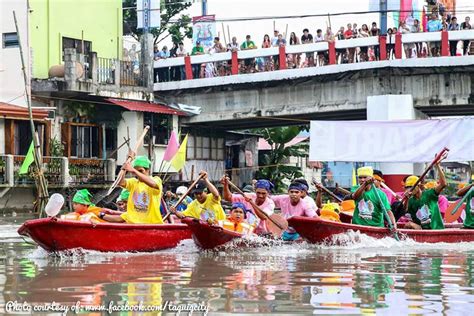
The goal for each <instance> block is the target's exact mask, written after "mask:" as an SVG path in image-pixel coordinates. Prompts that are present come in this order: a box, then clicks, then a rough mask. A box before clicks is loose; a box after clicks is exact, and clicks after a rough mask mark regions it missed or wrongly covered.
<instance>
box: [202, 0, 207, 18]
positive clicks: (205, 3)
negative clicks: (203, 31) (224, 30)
mask: <svg viewBox="0 0 474 316" xmlns="http://www.w3.org/2000/svg"><path fill="white" fill-rule="evenodd" d="M202 15H203V16H204V15H207V0H202Z"/></svg>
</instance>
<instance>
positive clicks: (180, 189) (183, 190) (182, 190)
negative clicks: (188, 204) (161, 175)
mask: <svg viewBox="0 0 474 316" xmlns="http://www.w3.org/2000/svg"><path fill="white" fill-rule="evenodd" d="M186 191H188V188H187V187H185V186H183V185H182V186H180V187H178V188H177V189H176V194H179V195H181V194H186Z"/></svg>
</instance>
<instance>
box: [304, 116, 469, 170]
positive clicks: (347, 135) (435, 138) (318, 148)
mask: <svg viewBox="0 0 474 316" xmlns="http://www.w3.org/2000/svg"><path fill="white" fill-rule="evenodd" d="M310 135H311V136H310V147H309V160H310V161H347V162H351V161H352V162H357V161H360V162H362V161H365V162H430V161H432V160H433V158H434V156H435V154H436V153H438V152H439V151H440V150H441V149H443V147H447V148H449V150H450V151H449V155H448V158H447V159H446V161H474V117H465V118H462V119H445V120H404V121H311V130H310Z"/></svg>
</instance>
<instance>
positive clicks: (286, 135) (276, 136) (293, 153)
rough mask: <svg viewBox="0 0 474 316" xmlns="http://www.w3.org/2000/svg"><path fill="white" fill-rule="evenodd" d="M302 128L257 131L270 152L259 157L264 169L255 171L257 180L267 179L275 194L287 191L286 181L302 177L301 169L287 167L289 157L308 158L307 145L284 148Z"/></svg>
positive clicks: (275, 128) (276, 128)
mask: <svg viewBox="0 0 474 316" xmlns="http://www.w3.org/2000/svg"><path fill="white" fill-rule="evenodd" d="M302 129H303V128H301V127H299V126H287V127H274V128H265V129H263V130H259V131H258V133H259V134H260V135H261V136H262V137H263V138H264V139H265V140H266V141H267V142H268V144H270V146H271V150H270V151H269V152H268V153H265V154H263V157H261V160H260V162H261V165H263V166H264V167H263V168H261V169H260V170H259V171H257V178H259V179H268V180H270V181H272V182H273V184H274V185H275V190H276V191H277V192H283V191H286V189H287V183H285V182H288V181H291V180H292V179H295V178H300V177H303V173H302V172H301V169H300V168H299V167H296V166H291V165H287V164H288V162H289V159H290V157H306V156H308V144H306V143H299V144H295V145H293V146H287V147H285V144H286V143H288V142H290V141H291V140H292V139H293V138H295V137H296V136H298V134H299V133H300V132H301V130H302Z"/></svg>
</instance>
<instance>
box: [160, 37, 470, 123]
mask: <svg viewBox="0 0 474 316" xmlns="http://www.w3.org/2000/svg"><path fill="white" fill-rule="evenodd" d="M461 32H464V31H461ZM443 33H446V32H443ZM436 34H439V36H440V38H439V39H438V40H442V39H443V38H445V39H446V40H445V42H447V37H446V36H447V35H443V34H441V33H435V34H431V33H429V34H427V33H420V34H407V35H410V37H407V40H406V42H412V41H420V42H422V41H430V40H431V41H433V40H434V39H431V37H433V36H434V35H436ZM463 34H464V35H463V36H462V37H461V38H463V39H465V38H467V37H469V38H474V32H471V31H469V33H463ZM466 34H467V35H466ZM404 36H405V35H404ZM414 36H415V37H414ZM420 36H424V37H423V38H422V37H420ZM450 36H451V34H450ZM418 37H420V38H418ZM425 37H427V38H425ZM458 37H459V36H458ZM458 37H450V38H449V40H452V39H455V38H458ZM398 38H399V39H398V40H399V43H400V44H399V45H398V46H401V43H405V42H404V41H403V40H401V39H403V37H402V36H401V35H399V37H398ZM357 40H358V39H357ZM362 40H365V41H366V42H361V41H359V42H357V43H352V44H351V45H353V46H357V47H360V46H364V45H367V46H368V45H376V44H377V43H372V42H371V41H374V40H377V41H378V42H380V40H378V39H377V38H376V37H375V38H368V39H362ZM349 41H351V40H348V42H349ZM367 41H368V42H367ZM340 42H345V41H340ZM340 42H336V46H335V48H340V47H339V46H338V44H339V43H340ZM364 43H366V44H364ZM443 43H444V42H443V41H441V44H442V51H443V48H444V53H443V54H444V55H446V50H447V47H446V45H447V44H446V43H445V44H443ZM322 44H325V45H326V47H325V49H326V50H327V49H331V47H330V46H331V45H328V43H315V44H308V45H299V46H301V47H303V46H311V45H320V46H321V45H322ZM343 44H344V46H341V47H350V45H349V46H348V44H347V43H343ZM381 44H383V41H382V42H381V43H380V45H381ZM339 45H342V44H339ZM381 46H382V45H381ZM396 46H397V45H396ZM318 47H319V46H318ZM288 48H289V49H290V48H291V49H292V50H295V52H297V53H299V52H300V51H298V50H296V49H295V48H294V47H293V46H291V47H288ZM395 48H396V47H395ZM272 49H273V50H275V49H277V48H272ZM305 49H306V48H305ZM308 49H309V48H308ZM311 49H313V50H314V49H315V47H313V48H311ZM320 49H321V50H323V48H320ZM306 50H307V49H306ZM254 51H255V52H252V54H253V55H250V57H254V56H261V55H262V53H261V52H258V51H263V49H262V50H254ZM239 53H241V52H239ZM243 53H245V54H249V52H248V51H244V52H243ZM274 53H279V54H280V55H281V48H280V51H278V52H277V51H275V52H273V54H274ZM287 53H288V52H284V54H283V56H285V54H287ZM223 54H227V55H229V56H230V53H223ZM215 55H218V54H215ZM395 55H396V56H395V57H397V55H398V57H400V58H396V59H393V60H383V61H373V62H363V63H353V64H332V65H331V64H330V65H327V66H323V67H311V68H299V69H284V70H278V71H272V72H261V73H254V74H237V75H232V76H226V77H214V78H204V79H193V80H184V81H177V82H164V83H158V84H155V98H157V99H160V98H164V99H166V101H167V102H176V103H183V104H188V105H193V106H199V107H201V109H202V112H201V114H200V115H197V116H194V117H192V118H188V119H186V120H185V121H183V123H184V124H187V125H192V126H196V127H198V126H203V127H206V126H209V127H212V128H222V129H239V128H251V127H257V126H258V127H266V126H276V125H289V124H301V123H304V122H305V121H309V120H312V119H318V120H325V119H327V120H355V119H366V107H367V97H369V96H376V95H399V94H411V95H412V96H413V105H414V107H415V108H416V109H418V110H420V111H421V112H423V113H425V114H426V115H428V116H450V115H474V56H455V57H446V56H445V57H434V58H419V59H401V58H402V55H401V54H400V53H396V54H395ZM229 56H227V57H226V58H229ZM265 56H268V55H265ZM196 57H199V58H200V59H199V61H198V62H200V63H202V62H204V61H207V59H209V61H215V60H216V59H217V60H221V59H219V58H217V57H216V56H213V55H211V56H208V57H207V56H196ZM206 57H207V59H206ZM245 57H249V56H245ZM188 58H189V57H188ZM193 58H194V56H193ZM222 58H223V57H222ZM239 58H240V57H239ZM201 59H202V60H201ZM235 59H236V58H235ZM171 60H173V59H171ZM165 62H167V63H168V64H169V63H170V61H165ZM233 64H234V63H233ZM162 65H166V64H164V63H161V64H160V63H158V64H156V63H155V67H157V66H160V67H161V66H162ZM189 66H190V65H189Z"/></svg>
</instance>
